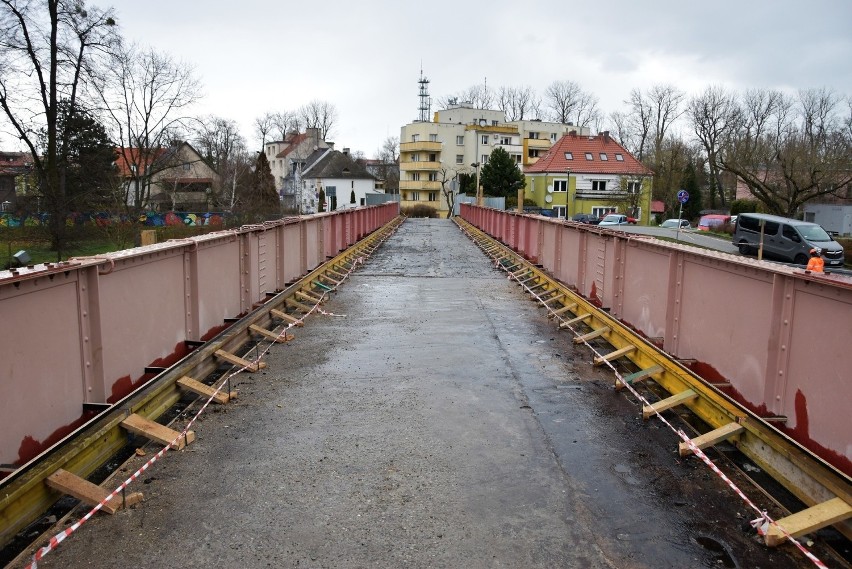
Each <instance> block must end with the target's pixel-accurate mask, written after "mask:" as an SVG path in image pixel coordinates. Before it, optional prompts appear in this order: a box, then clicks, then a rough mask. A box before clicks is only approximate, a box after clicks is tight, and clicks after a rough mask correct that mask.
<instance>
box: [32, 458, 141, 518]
mask: <svg viewBox="0 0 852 569" xmlns="http://www.w3.org/2000/svg"><path fill="white" fill-rule="evenodd" d="M44 483H45V484H47V485H48V486H49V487H50V488H53V489H54V490H58V491H59V492H62V493H63V494H68V495H69V496H72V497H74V498H77V499H78V500H80V501H81V502H83V503H84V504H87V505H89V506H97V505H98V504H100V503H101V502H103V501H104V500H106V498H107V496H109V495H110V494H111V493H112V492H111V491H109V490H107V489H106V488H101V487H100V486H98V485H97V484H93V483H91V482H89V481H88V480H86V479H85V478H80V477H79V476H77V475H76V474H72V473H70V472H68V471H67V470H63V469H61V468H60V469H59V470H57V471H56V472H54V473H53V474H51V475H50V476H48V477H47V478H46V479H45V480H44ZM141 501H142V492H130V493H128V494H125V495H124V498H123V499H122V496H121V494H118V495H116V496H113V497H112V499H111V500H110V501H109V502H106V503H105V504H104V505H103V506H101V510H102V511H104V512H106V513H107V514H114V513H116V512H117V511H119V510H120V509H122V508H123V507H125V506H132V505H134V504H138V503H139V502H141Z"/></svg>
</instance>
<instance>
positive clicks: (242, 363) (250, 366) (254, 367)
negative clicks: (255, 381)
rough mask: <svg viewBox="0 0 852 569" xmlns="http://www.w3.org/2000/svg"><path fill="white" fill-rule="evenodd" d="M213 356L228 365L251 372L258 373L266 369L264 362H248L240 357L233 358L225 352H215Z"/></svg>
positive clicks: (233, 356) (232, 355)
mask: <svg viewBox="0 0 852 569" xmlns="http://www.w3.org/2000/svg"><path fill="white" fill-rule="evenodd" d="M213 355H215V356H216V357H217V358H219V359H221V360H225V361H226V362H228V363H229V364H233V365H235V366H237V367H241V368H245V369H247V370H248V371H251V372H255V371H259V370H262V369H263V368H265V367H266V362H257V363H255V362H250V361H248V360H246V359H243V358H241V357H240V356H235V355H234V354H232V353H230V352H226V351H225V350H216V351H215V352H214V353H213Z"/></svg>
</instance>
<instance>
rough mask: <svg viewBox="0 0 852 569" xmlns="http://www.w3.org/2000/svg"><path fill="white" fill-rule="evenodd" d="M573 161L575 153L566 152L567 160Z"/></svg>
mask: <svg viewBox="0 0 852 569" xmlns="http://www.w3.org/2000/svg"><path fill="white" fill-rule="evenodd" d="M573 159H574V153H573V152H566V153H565V160H573Z"/></svg>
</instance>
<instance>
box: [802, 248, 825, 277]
mask: <svg viewBox="0 0 852 569" xmlns="http://www.w3.org/2000/svg"><path fill="white" fill-rule="evenodd" d="M824 266H825V261H823V260H822V257H821V256H820V250H819V249H811V259H810V260H809V261H808V268H807V269H806V270H808V271H811V272H814V273H821V272H823V267H824Z"/></svg>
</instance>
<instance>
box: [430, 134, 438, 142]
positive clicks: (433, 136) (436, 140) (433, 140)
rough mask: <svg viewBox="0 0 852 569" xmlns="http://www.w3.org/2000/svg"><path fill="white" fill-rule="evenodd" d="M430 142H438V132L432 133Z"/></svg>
mask: <svg viewBox="0 0 852 569" xmlns="http://www.w3.org/2000/svg"><path fill="white" fill-rule="evenodd" d="M429 142H438V135H437V134H430V135H429Z"/></svg>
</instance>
